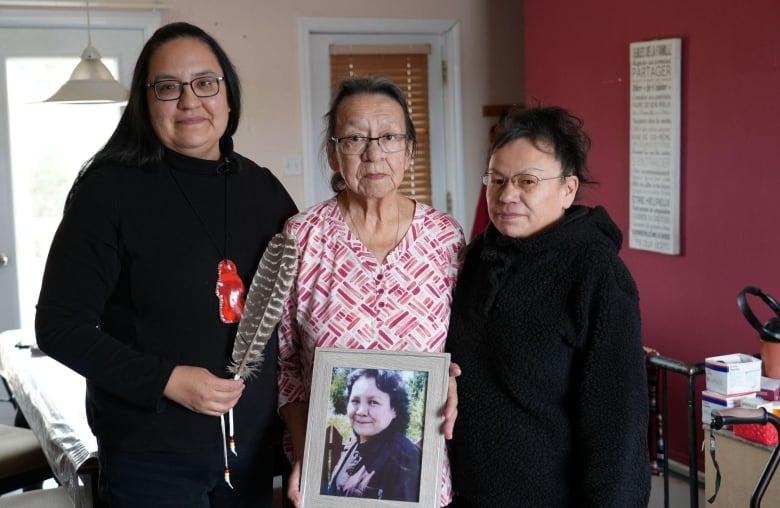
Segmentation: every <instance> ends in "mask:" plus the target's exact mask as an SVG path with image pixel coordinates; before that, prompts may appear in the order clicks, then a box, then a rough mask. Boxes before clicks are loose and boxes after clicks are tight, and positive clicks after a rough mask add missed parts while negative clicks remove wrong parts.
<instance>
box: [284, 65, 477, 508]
mask: <svg viewBox="0 0 780 508" xmlns="http://www.w3.org/2000/svg"><path fill="white" fill-rule="evenodd" d="M326 119H327V123H328V126H327V130H326V133H325V139H324V142H323V147H324V151H325V154H326V156H327V160H328V163H329V165H330V167H331V169H332V171H333V176H332V178H331V187H332V189H333V191H334V192H335V193H336V195H335V196H334V197H332V198H330V199H328V200H326V201H324V202H322V203H320V204H318V205H315V206H313V207H312V208H310V209H308V210H306V211H305V212H302V213H300V214H298V215H296V216H293V217H292V218H290V219H289V220H288V222H287V224H286V226H285V233H286V234H288V235H289V236H291V237H293V238H294V239H295V242H296V247H297V250H298V273H297V275H296V278H295V282H294V285H293V289H292V295H291V297H290V298H289V299H288V301H287V304H286V308H285V312H284V315H283V317H282V320H281V322H280V324H279V408H280V409H279V411H280V414H281V415H282V418H283V419H284V421H285V423H286V425H287V429H288V431H289V437H290V442H289V443H288V444H289V446H288V451H289V452H290V454H291V457H292V462H293V473H292V475H291V477H290V486H289V488H288V496H289V497H290V498H291V499H292V500H293V501H294V502H295V503H296V505H299V504H300V490H299V486H300V485H299V481H300V472H301V463H302V458H303V447H304V442H305V435H306V418H307V412H308V397H309V391H310V388H311V380H312V367H313V362H314V350H315V348H317V347H343V348H352V349H382V350H399V351H426V352H440V351H443V350H444V340H445V338H446V336H447V328H448V323H449V316H450V303H451V300H452V292H453V289H454V286H455V281H456V278H457V275H458V271H459V269H460V265H461V262H462V257H463V249H464V245H465V240H464V236H463V231H462V229H461V227H460V225H459V224H458V223H457V222H456V221H455V219H454V218H453V217H451V216H450V215H448V214H446V213H444V212H441V211H438V210H435V209H434V208H432V207H430V206H428V205H425V204H423V203H419V202H417V201H415V200H413V199H411V198H409V197H406V196H403V195H401V194H400V193H399V192H398V187H399V186H400V184H401V181H402V180H403V177H404V173H405V171H406V170H407V169H408V168H409V166H410V164H411V162H412V160H413V158H414V153H415V149H416V141H417V137H416V133H415V130H414V125H413V123H412V119H411V116H410V114H409V110H408V106H407V103H406V99H405V97H404V95H403V92H401V90H400V89H399V88H398V87H397V86H396V85H395V84H393V83H392V82H391V81H389V80H387V79H384V78H351V79H348V80H346V81H344V82H342V83H341V86H340V88H339V90H338V91H337V93H336V95H335V97H334V99H333V101H332V102H331V107H330V111H329V112H328V113H327V115H326ZM452 371H453V369H451V373H453V372H452ZM454 392H455V390H454V381H452V380H451V389H450V393H449V397H448V403H447V408H446V409H445V425H444V429H443V432H444V434H445V436H446V437H448V438H449V437H451V434H452V425H453V422H454V418H455V414H456V412H457V411H456V400H455V397H454ZM445 456H446V454H445ZM443 471H444V474H443V478H442V490H441V505H442V506H446V505H448V504H449V502H450V501H451V488H450V475H449V464H448V463H447V462H446V459H445V464H444V467H443Z"/></svg>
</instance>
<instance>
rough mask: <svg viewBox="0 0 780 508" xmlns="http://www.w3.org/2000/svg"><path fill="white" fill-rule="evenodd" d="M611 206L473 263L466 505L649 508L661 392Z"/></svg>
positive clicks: (459, 477)
mask: <svg viewBox="0 0 780 508" xmlns="http://www.w3.org/2000/svg"><path fill="white" fill-rule="evenodd" d="M621 242H622V236H621V234H620V231H619V229H618V228H617V226H616V225H615V224H614V223H613V222H612V220H611V219H610V218H609V216H608V215H607V213H606V211H605V210H604V209H603V208H601V207H597V208H593V209H591V208H586V207H582V206H574V207H572V208H571V209H570V210H568V211H567V215H566V217H565V218H564V219H563V220H562V221H561V222H560V223H558V224H556V225H555V226H553V227H552V228H550V229H549V230H546V231H544V232H542V233H540V234H538V235H535V236H533V237H531V238H528V239H517V238H509V237H505V236H502V235H501V234H500V233H499V232H498V231H497V230H496V229H495V227H493V226H492V225H491V226H489V228H488V229H487V231H485V232H484V233H483V234H482V235H480V236H479V237H477V238H476V239H475V240H474V241H473V242H472V244H471V245H470V246H469V249H468V251H467V254H466V261H465V264H464V268H463V271H462V272H461V275H460V277H459V279H458V286H457V288H456V292H455V296H454V301H453V309H452V319H451V323H450V328H449V330H450V331H449V336H448V340H447V347H448V350H449V351H450V352H451V354H452V361H453V362H457V363H458V364H460V366H461V368H462V371H463V374H462V375H461V376H460V377H459V378H458V395H459V405H458V410H459V413H458V419H457V421H456V423H455V431H454V438H453V441H452V462H453V463H452V468H453V486H454V489H455V492H456V495H457V496H458V497H457V500H458V504H456V506H458V507H459V508H460V507H472V506H473V507H480V508H483V507H484V508H501V507H512V508H519V507H534V508H538V507H540V506H544V507H547V508H552V507H570V506H571V507H575V506H576V507H594V508H610V507H612V508H633V507H637V508H638V507H645V506H647V502H648V498H649V486H650V476H649V458H648V448H647V424H648V394H647V384H646V379H645V367H644V353H643V349H642V343H641V336H640V332H641V327H640V316H639V303H638V295H637V289H636V285H635V283H634V281H633V279H632V277H631V275H630V273H629V272H628V270H627V269H626V267H625V265H624V264H623V262H622V261H621V260H620V258H619V257H618V250H619V248H620V245H621Z"/></svg>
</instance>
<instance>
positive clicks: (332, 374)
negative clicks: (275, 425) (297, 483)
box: [301, 348, 450, 508]
mask: <svg viewBox="0 0 780 508" xmlns="http://www.w3.org/2000/svg"><path fill="white" fill-rule="evenodd" d="M449 364H450V355H449V353H421V352H415V351H376V350H362V349H333V348H318V349H317V350H316V352H315V356H314V370H313V378H312V388H311V396H310V400H309V414H308V421H307V431H306V444H305V450H304V462H303V472H302V479H301V497H302V499H303V506H306V507H313V506H316V507H318V508H348V507H349V508H360V507H376V506H388V507H417V508H430V507H432V506H439V494H440V490H441V475H442V463H443V460H444V457H443V455H444V453H445V446H444V435H443V434H442V431H441V424H442V410H443V408H444V405H445V403H446V400H447V386H448V381H449ZM365 370H370V371H371V372H370V373H368V374H367V373H366V372H365ZM372 376H374V377H373V379H372V381H371V383H373V386H371V387H370V388H371V389H374V390H379V386H386V383H387V382H388V381H387V379H394V380H395V381H394V382H396V383H397V382H398V381H399V380H400V383H401V385H402V386H403V388H404V390H403V391H404V392H406V394H407V398H406V400H408V401H409V403H408V408H409V410H408V411H404V409H403V408H404V405H403V403H402V402H399V401H401V400H403V395H398V393H399V392H398V390H394V393H395V395H387V397H388V398H387V400H388V401H389V400H390V397H394V399H393V400H394V401H395V402H394V404H395V405H396V406H398V407H399V408H401V409H400V410H399V411H397V412H396V410H395V408H392V409H390V411H391V413H392V420H391V422H394V421H395V418H396V415H402V414H403V413H404V412H406V413H408V414H409V416H410V418H409V425H407V426H406V429H405V432H403V433H401V432H382V433H381V434H380V436H381V437H379V438H376V439H380V440H375V441H373V442H372V443H373V444H372V445H371V446H373V447H374V448H373V450H382V449H384V450H390V451H386V452H385V453H384V456H388V455H391V456H392V455H393V454H396V455H397V456H393V459H394V460H393V461H392V464H393V466H389V465H388V466H387V467H383V466H377V468H376V469H372V470H371V471H370V472H369V471H368V470H367V469H365V468H363V469H362V470H363V473H362V474H363V478H366V475H367V476H368V478H369V479H367V480H365V481H364V483H359V481H358V486H357V487H356V488H355V489H353V490H345V489H342V488H340V487H341V486H343V485H344V483H343V481H342V480H343V478H344V477H343V476H341V477H340V478H339V481H338V482H334V480H335V479H336V478H335V477H336V476H339V475H340V473H341V472H342V471H344V472H345V471H347V470H348V469H349V468H347V466H346V465H345V464H346V461H347V458H348V457H354V456H355V454H356V453H359V452H357V451H356V450H358V449H360V450H366V449H367V448H366V447H365V446H362V445H361V447H360V448H358V441H360V440H365V441H366V442H368V441H370V440H371V439H373V438H372V437H371V436H370V435H369V436H368V437H367V436H366V435H367V434H371V433H372V432H374V430H370V431H369V430H367V429H365V428H361V426H364V425H369V423H367V422H360V421H359V420H360V417H359V416H358V417H356V419H355V420H350V419H349V417H348V416H346V414H347V413H349V412H352V413H353V415H354V413H355V412H358V411H357V410H356V409H355V407H356V406H357V405H358V402H357V401H359V400H360V394H359V393H358V392H359V388H358V386H359V385H358V382H359V381H360V379H361V378H363V381H364V383H363V384H364V385H365V384H366V383H365V382H366V381H367V380H368V379H371V378H372ZM379 376H381V379H382V380H383V381H378V379H380V377H379ZM350 378H351V379H353V380H355V379H356V380H355V381H354V385H352V386H353V390H352V393H351V395H352V396H351V397H350V394H349V393H346V392H347V390H348V388H347V387H348V386H350V385H349V382H350ZM379 391H381V390H379ZM387 391H390V390H387ZM371 393H376V392H371ZM383 393H384V392H383ZM380 396H381V394H380ZM369 398H370V397H369ZM340 401H343V407H336V406H341V404H342V402H340ZM342 412H343V413H344V414H343V415H342ZM334 419H335V421H336V423H335V424H334ZM378 419H381V418H377V420H378ZM374 420H375V419H374V417H373V416H372V417H371V418H370V425H372V429H374V428H375V424H374ZM396 423H399V424H400V425H403V417H402V418H401V419H399V420H398V422H396ZM391 424H392V423H391ZM358 429H360V430H358ZM386 429H391V426H390V425H388V426H387V427H386ZM345 434H346V435H345ZM358 434H362V436H359V435H358ZM391 435H392V436H393V437H392V438H390V437H389V436H391ZM410 436H411V438H410ZM417 436H419V440H418V439H417ZM331 438H335V440H331ZM339 438H340V439H339ZM413 439H414V440H416V442H415V441H413ZM339 440H340V441H341V443H346V446H342V444H340V443H339ZM386 443H389V445H386ZM379 444H381V446H382V447H381V448H377V446H378V445H379ZM385 446H389V447H388V448H385ZM410 446H412V448H410ZM409 450H411V453H412V455H410V454H409V453H408V452H409ZM415 450H419V459H417V458H416V457H417V455H416V453H417V452H416V451H415ZM342 454H343V455H344V457H341V455H342ZM365 455H366V457H368V459H367V460H365V461H364V462H361V463H362V464H367V465H368V464H389V463H390V462H389V461H385V462H381V460H380V459H376V461H375V462H371V460H370V459H371V458H376V457H378V456H380V453H378V452H377V453H374V454H373V455H369V452H366V453H365ZM409 457H414V458H415V459H414V460H419V470H418V472H417V474H414V471H415V469H414V467H411V468H403V469H402V470H403V474H405V475H408V474H411V477H410V476H406V480H405V481H401V482H399V481H397V480H395V479H396V478H397V476H393V474H392V473H388V470H390V469H391V467H396V466H395V464H396V463H398V462H403V461H409ZM412 462H414V461H412ZM369 467H371V466H369ZM415 467H416V465H415ZM410 471H412V473H410ZM358 473H360V470H358ZM342 474H347V473H342ZM415 477H416V478H418V480H417V483H415V481H414V479H415ZM350 478H351V479H352V478H356V477H355V476H352V477H350ZM383 478H394V480H393V481H392V482H391V481H389V480H388V482H387V483H388V485H387V486H386V488H383V486H382V481H381V480H382V479H383ZM410 478H411V479H410ZM350 481H351V480H350ZM399 483H400V484H403V485H404V486H405V487H406V488H405V490H404V489H400V490H404V492H403V494H400V493H399V492H400V490H399V486H398V484H399ZM337 484H339V485H338V486H337ZM345 492H351V493H345ZM355 492H358V493H355ZM409 493H412V495H411V496H409ZM414 493H416V494H417V495H416V498H415V496H414Z"/></svg>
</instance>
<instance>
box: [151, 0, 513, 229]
mask: <svg viewBox="0 0 780 508" xmlns="http://www.w3.org/2000/svg"><path fill="white" fill-rule="evenodd" d="M167 3H169V4H171V5H172V8H171V9H167V10H164V11H163V12H162V21H163V23H166V22H170V21H187V22H190V23H193V24H196V25H199V26H201V27H202V28H204V29H205V30H207V31H208V32H209V33H210V34H211V35H213V36H214V37H215V38H216V39H217V40H218V41H219V42H220V44H222V45H223V47H224V48H225V50H226V51H227V52H228V54H229V55H230V57H231V59H232V60H233V62H234V64H235V65H236V66H237V67H238V71H239V74H240V76H241V79H242V85H243V93H244V111H243V114H242V120H241V125H240V127H239V132H238V134H237V136H236V140H235V141H236V150H237V151H238V152H240V153H242V154H244V155H246V156H248V157H250V158H252V159H254V160H255V161H256V162H258V163H259V164H261V165H265V166H267V167H269V168H270V169H271V170H272V171H274V173H275V174H276V175H277V176H278V177H279V178H280V179H281V180H282V183H283V184H284V185H285V186H286V187H287V189H288V190H289V192H290V194H291V195H292V196H293V198H294V199H295V200H296V202H297V203H298V204H299V206H301V205H302V203H303V199H304V183H303V177H302V176H284V175H282V170H281V169H282V164H283V160H284V157H285V156H287V155H300V154H302V148H301V138H302V134H301V133H302V126H301V120H300V119H301V100H300V76H299V73H300V72H299V69H300V63H299V61H298V55H299V48H298V39H297V37H298V33H297V29H298V25H297V20H298V18H299V17H334V18H342V17H366V18H368V17H378V18H382V17H385V18H433V19H457V20H459V21H460V24H461V34H462V40H461V52H462V62H461V64H462V66H461V76H462V85H461V86H462V100H463V103H462V113H463V134H464V143H465V145H464V147H463V152H464V165H465V168H466V169H465V171H466V175H465V177H464V181H465V184H464V188H465V196H463V197H462V199H463V200H464V201H463V209H464V210H466V217H465V218H464V220H463V222H464V224H463V227H464V229H465V231H466V233H467V234H468V233H469V232H470V230H471V225H472V221H473V213H474V208H475V206H476V202H477V197H478V193H479V175H480V174H481V173H482V170H483V167H484V164H485V153H486V145H487V133H488V130H489V126H490V125H491V123H492V119H490V118H483V117H482V106H483V105H485V104H505V103H516V102H520V101H522V100H523V95H524V93H523V79H522V62H523V56H522V33H523V31H522V2H520V1H518V0H514V1H513V0H425V1H421V0H395V1H394V2H374V1H370V0H362V1H357V0H261V1H258V0H227V1H223V2H214V1H213V0H208V1H205V0H174V1H170V0H169V1H168V2H167ZM318 142H319V140H318ZM453 198H454V199H457V197H456V196H454V197H453Z"/></svg>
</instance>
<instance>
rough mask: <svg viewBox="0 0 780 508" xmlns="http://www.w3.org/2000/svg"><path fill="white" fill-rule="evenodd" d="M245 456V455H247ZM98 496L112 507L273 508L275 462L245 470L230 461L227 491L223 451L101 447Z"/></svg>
mask: <svg viewBox="0 0 780 508" xmlns="http://www.w3.org/2000/svg"><path fill="white" fill-rule="evenodd" d="M247 455H248V454H247ZM98 458H99V462H100V477H99V482H98V483H99V491H100V497H101V498H102V499H103V500H105V501H106V502H107V503H108V504H109V506H111V508H249V507H251V508H271V491H272V470H273V467H272V466H273V458H272V456H271V454H269V457H268V470H267V471H257V470H253V471H248V470H247V469H251V468H246V467H242V464H241V463H239V459H240V456H239V457H231V461H230V467H231V483H232V484H233V486H234V487H235V488H233V489H231V488H230V486H228V485H227V483H225V480H224V458H223V455H222V450H221V449H214V450H210V451H199V452H181V453H171V452H166V453H153V452H126V451H117V450H112V449H110V448H105V447H99V452H98Z"/></svg>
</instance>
